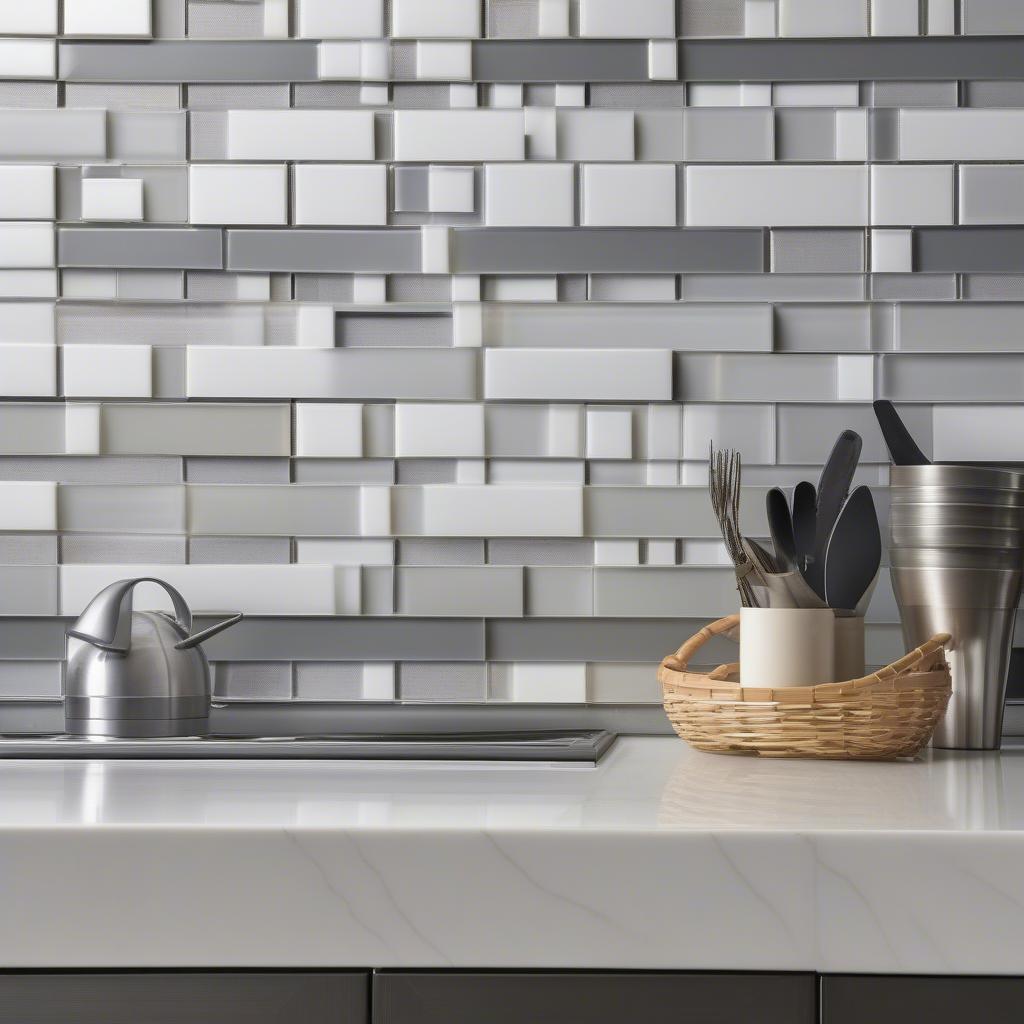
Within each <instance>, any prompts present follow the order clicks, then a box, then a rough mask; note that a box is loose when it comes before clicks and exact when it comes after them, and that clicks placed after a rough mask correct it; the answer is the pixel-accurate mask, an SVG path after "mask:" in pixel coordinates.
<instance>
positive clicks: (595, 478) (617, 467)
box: [587, 459, 647, 487]
mask: <svg viewBox="0 0 1024 1024" xmlns="http://www.w3.org/2000/svg"><path fill="white" fill-rule="evenodd" d="M587 466H588V470H587V477H588V479H589V481H590V483H592V484H594V485H595V486H599V487H640V486H641V485H643V484H646V483H647V472H646V468H645V467H644V465H643V463H642V462H623V461H621V460H618V461H615V462H610V461H609V462H601V461H598V460H596V459H593V460H591V461H590V462H589V463H588V464H587Z"/></svg>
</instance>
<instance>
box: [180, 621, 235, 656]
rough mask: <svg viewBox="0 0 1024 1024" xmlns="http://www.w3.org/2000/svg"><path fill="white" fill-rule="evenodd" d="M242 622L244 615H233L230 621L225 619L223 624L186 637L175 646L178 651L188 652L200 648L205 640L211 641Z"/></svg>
mask: <svg viewBox="0 0 1024 1024" xmlns="http://www.w3.org/2000/svg"><path fill="white" fill-rule="evenodd" d="M241 621H242V613H241V612H239V613H238V614H237V615H233V616H232V617H231V618H230V619H225V620H224V621H223V622H218V623H216V624H215V625H213V626H210V628H209V629H204V630H202V631H201V632H199V633H193V634H192V636H188V637H185V639H184V640H180V641H179V642H178V643H176V644H175V645H174V649H175V650H176V651H187V650H189V649H190V648H192V647H198V646H199V645H200V644H201V643H202V642H203V641H204V640H209V639H210V638H211V637H215V636H216V635H217V634H218V633H223V632H224V630H225V629H228V628H230V627H231V626H233V625H235V623H236V622H241Z"/></svg>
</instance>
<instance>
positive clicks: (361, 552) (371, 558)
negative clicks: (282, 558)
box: [295, 537, 395, 565]
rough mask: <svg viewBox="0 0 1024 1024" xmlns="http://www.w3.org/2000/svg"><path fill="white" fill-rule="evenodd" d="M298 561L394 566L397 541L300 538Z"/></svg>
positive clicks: (317, 563)
mask: <svg viewBox="0 0 1024 1024" xmlns="http://www.w3.org/2000/svg"><path fill="white" fill-rule="evenodd" d="M295 561H296V562H297V563H298V564H299V565H394V564H395V542H394V541H393V540H374V539H366V538H363V537H360V538H358V539H355V540H354V539H352V538H349V537H346V538H343V539H340V540H339V539H337V538H334V537H330V538H325V537H297V538H296V539H295Z"/></svg>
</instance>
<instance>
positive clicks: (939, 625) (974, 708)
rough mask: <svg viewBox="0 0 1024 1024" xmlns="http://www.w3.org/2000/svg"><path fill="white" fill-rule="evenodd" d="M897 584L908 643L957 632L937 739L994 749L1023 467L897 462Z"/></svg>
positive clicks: (1017, 587)
mask: <svg viewBox="0 0 1024 1024" xmlns="http://www.w3.org/2000/svg"><path fill="white" fill-rule="evenodd" d="M889 481H890V499H891V502H892V506H891V512H890V531H891V540H890V545H889V560H890V565H891V567H892V568H891V572H892V582H893V589H894V590H895V592H896V601H897V604H898V605H899V608H900V614H901V617H902V621H903V639H904V641H905V643H906V644H907V648H908V649H910V648H912V647H917V646H918V645H919V644H921V643H923V642H924V641H925V640H927V639H928V638H929V637H931V636H933V635H934V634H935V633H950V634H951V635H952V637H953V639H952V641H951V644H950V648H949V650H948V651H947V658H948V660H949V664H950V670H951V672H952V677H953V696H952V698H951V699H950V702H949V709H948V710H947V712H946V716H945V718H944V719H943V721H942V722H941V723H940V724H939V727H938V729H936V731H935V736H934V738H933V740H932V744H933V745H934V746H936V747H951V748H961V749H967V750H997V749H998V748H999V745H1000V740H1001V737H1002V731H1003V703H1004V701H1005V698H1006V674H1007V670H1008V668H1009V660H1010V648H1011V645H1012V643H1013V623H1014V617H1015V615H1016V610H1017V604H1018V602H1019V600H1020V595H1021V579H1022V568H1024V473H1016V472H1013V471H1011V470H1002V469H992V468H989V467H984V466H937V465H928V466H893V467H892V468H891V471H890V478H889Z"/></svg>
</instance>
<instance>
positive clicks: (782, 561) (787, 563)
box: [765, 487, 800, 572]
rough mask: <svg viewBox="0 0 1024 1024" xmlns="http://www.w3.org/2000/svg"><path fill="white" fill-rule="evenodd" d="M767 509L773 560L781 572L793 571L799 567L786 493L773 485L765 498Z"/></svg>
mask: <svg viewBox="0 0 1024 1024" xmlns="http://www.w3.org/2000/svg"><path fill="white" fill-rule="evenodd" d="M765 505H766V507H767V511H768V529H769V530H770V531H771V534H772V543H773V544H774V545H775V561H776V562H778V563H779V568H780V570H781V571H782V572H795V571H796V570H797V569H798V568H799V565H800V563H799V560H798V558H797V553H796V538H795V537H794V535H793V517H792V516H791V515H790V512H789V502H788V501H787V500H786V495H785V494H784V493H783V492H782V491H781V490H779V488H778V487H773V488H772V489H771V490H770V491H769V492H768V494H767V496H766V498H765Z"/></svg>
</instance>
